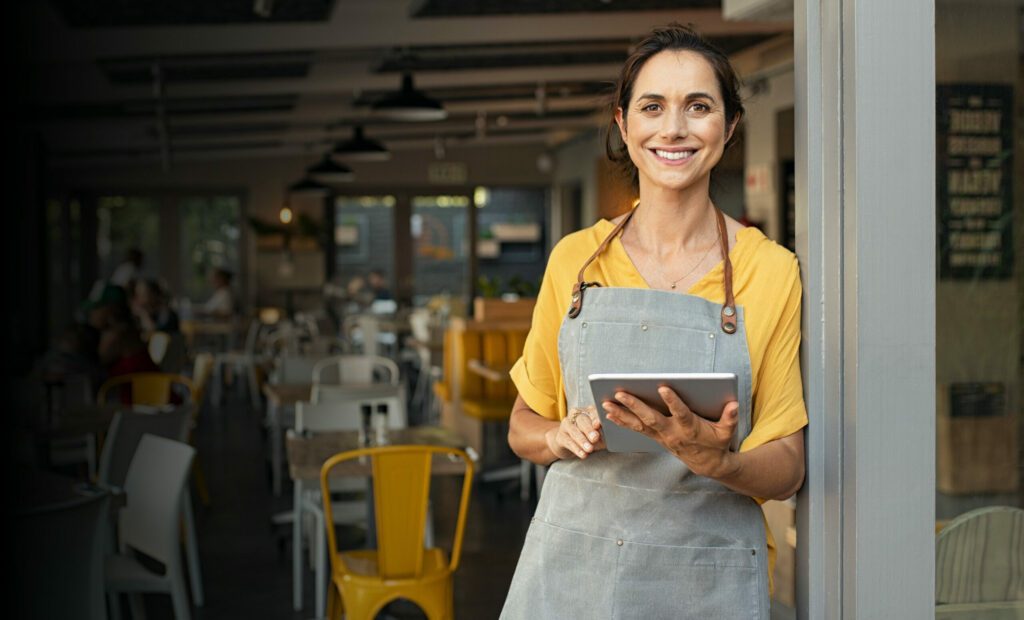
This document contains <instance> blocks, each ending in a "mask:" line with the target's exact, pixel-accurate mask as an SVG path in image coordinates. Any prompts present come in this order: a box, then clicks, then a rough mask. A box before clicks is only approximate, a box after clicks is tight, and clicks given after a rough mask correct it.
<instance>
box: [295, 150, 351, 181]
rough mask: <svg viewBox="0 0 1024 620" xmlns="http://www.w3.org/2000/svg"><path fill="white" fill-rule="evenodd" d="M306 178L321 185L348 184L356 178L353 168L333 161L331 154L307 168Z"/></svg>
mask: <svg viewBox="0 0 1024 620" xmlns="http://www.w3.org/2000/svg"><path fill="white" fill-rule="evenodd" d="M306 176H307V178H311V179H314V180H316V181H319V182H321V183H348V182H350V181H353V180H355V178H356V175H355V174H354V173H353V172H352V169H351V168H349V167H348V166H346V165H344V164H339V163H338V162H336V161H334V160H332V159H331V156H330V155H329V154H328V155H324V157H323V159H321V160H320V162H319V163H317V164H315V165H313V166H310V167H309V168H307V169H306Z"/></svg>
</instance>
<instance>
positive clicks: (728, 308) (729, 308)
mask: <svg viewBox="0 0 1024 620" xmlns="http://www.w3.org/2000/svg"><path fill="white" fill-rule="evenodd" d="M722 314H724V315H725V316H732V315H734V314H736V311H735V310H733V309H732V306H726V307H725V309H723V310H722Z"/></svg>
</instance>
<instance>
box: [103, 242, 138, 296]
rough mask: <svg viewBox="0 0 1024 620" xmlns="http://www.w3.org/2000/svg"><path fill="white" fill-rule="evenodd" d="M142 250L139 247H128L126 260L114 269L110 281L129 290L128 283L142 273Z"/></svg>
mask: <svg viewBox="0 0 1024 620" xmlns="http://www.w3.org/2000/svg"><path fill="white" fill-rule="evenodd" d="M142 259H143V254H142V250H140V249H139V248H128V251H127V252H125V255H124V262H122V263H121V264H120V265H118V266H117V267H116V268H115V269H114V273H113V274H111V276H110V283H111V284H114V285H116V286H120V287H121V288H123V289H125V290H126V291H127V290H128V285H129V284H131V283H132V281H134V280H137V279H139V278H140V277H141V275H142Z"/></svg>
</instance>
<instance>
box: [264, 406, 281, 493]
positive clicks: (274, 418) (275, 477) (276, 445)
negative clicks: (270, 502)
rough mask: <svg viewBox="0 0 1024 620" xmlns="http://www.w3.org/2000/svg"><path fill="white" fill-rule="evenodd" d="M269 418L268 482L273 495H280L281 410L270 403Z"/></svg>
mask: <svg viewBox="0 0 1024 620" xmlns="http://www.w3.org/2000/svg"><path fill="white" fill-rule="evenodd" d="M267 409H268V413H269V414H270V415H269V416H268V417H269V418H270V468H271V471H270V480H271V487H272V489H273V491H274V495H278V496H279V495H281V408H280V405H278V404H277V403H272V404H271V405H270V406H269V407H268V408H267Z"/></svg>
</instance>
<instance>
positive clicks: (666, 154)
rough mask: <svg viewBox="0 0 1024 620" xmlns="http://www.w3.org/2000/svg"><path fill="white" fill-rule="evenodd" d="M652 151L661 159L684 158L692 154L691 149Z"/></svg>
mask: <svg viewBox="0 0 1024 620" xmlns="http://www.w3.org/2000/svg"><path fill="white" fill-rule="evenodd" d="M654 153H655V154H656V155H657V156H658V157H661V158H663V159H686V158H688V157H692V156H693V151H662V150H660V149H655V150H654Z"/></svg>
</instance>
